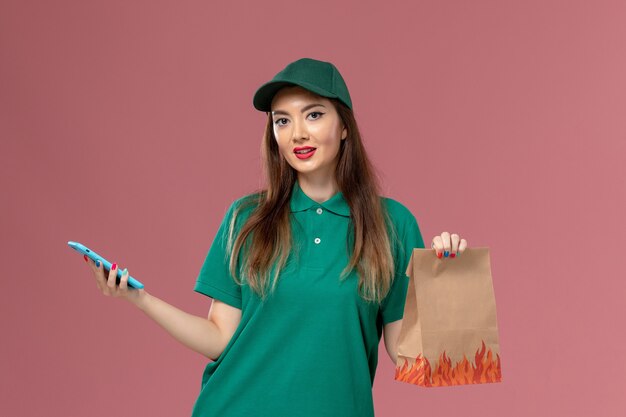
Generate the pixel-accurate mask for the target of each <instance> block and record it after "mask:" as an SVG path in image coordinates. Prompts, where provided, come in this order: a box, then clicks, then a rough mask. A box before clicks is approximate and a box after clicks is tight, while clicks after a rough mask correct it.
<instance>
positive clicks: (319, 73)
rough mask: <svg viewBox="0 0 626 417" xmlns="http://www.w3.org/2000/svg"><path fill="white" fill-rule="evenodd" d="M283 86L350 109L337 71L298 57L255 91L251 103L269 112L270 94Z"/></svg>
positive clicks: (272, 95)
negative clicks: (331, 100)
mask: <svg viewBox="0 0 626 417" xmlns="http://www.w3.org/2000/svg"><path fill="white" fill-rule="evenodd" d="M287 85H299V86H300V87H302V88H305V89H307V90H309V91H312V92H314V93H315V94H318V95H320V96H323V97H332V98H336V99H338V100H339V101H341V102H343V103H344V104H345V105H346V106H348V107H349V108H350V109H352V100H351V99H350V93H349V92H348V87H347V86H346V82H345V81H344V80H343V77H342V76H341V74H340V73H339V70H338V69H337V68H336V67H335V66H334V65H333V64H331V63H330V62H325V61H318V60H317V59H312V58H300V59H299V60H297V61H294V62H292V63H291V64H289V65H287V66H286V67H285V68H284V69H283V70H282V71H280V72H279V73H278V74H276V75H275V76H274V78H272V79H271V80H270V81H268V82H266V83H265V84H263V85H262V86H261V87H259V88H258V89H257V90H256V93H254V98H253V100H252V104H254V107H255V108H256V109H257V110H260V111H264V112H269V111H271V110H272V108H271V104H272V99H273V98H274V95H275V94H276V93H277V92H278V90H280V89H281V88H282V87H285V86H287Z"/></svg>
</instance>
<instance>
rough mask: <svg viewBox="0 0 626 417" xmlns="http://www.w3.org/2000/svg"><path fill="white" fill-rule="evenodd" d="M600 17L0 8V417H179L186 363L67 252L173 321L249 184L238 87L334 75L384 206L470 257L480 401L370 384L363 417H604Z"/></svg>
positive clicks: (253, 180)
mask: <svg viewBox="0 0 626 417" xmlns="http://www.w3.org/2000/svg"><path fill="white" fill-rule="evenodd" d="M625 16H626V4H625V3H624V2H623V1H594V2H590V1H587V2H584V1H565V0H563V1H546V0H541V1H519V2H511V1H501V0H498V1H495V0H494V1H472V2H468V1H456V2H450V1H428V2H424V1H421V2H413V1H385V2H382V1H379V2H373V1H333V2H331V1H314V2H297V3H296V2H293V1H264V2H254V1H250V2H239V1H237V2H235V1H230V2H201V1H177V2H174V1H172V2H162V1H118V0H116V1H106V2H105V1H102V2H95V1H55V2H48V1H39V2H35V1H23V0H22V1H17V0H10V1H9V0H3V1H2V2H1V3H0V139H1V142H0V143H1V145H0V146H1V148H0V158H1V160H0V162H1V163H0V169H1V172H0V173H1V175H0V185H1V191H2V198H1V210H2V215H1V217H0V222H1V223H0V225H1V227H2V229H1V230H2V232H1V236H2V242H1V245H2V246H1V248H0V253H1V255H0V256H1V257H2V258H1V262H2V263H1V268H2V277H3V279H2V291H1V292H0V297H1V299H0V301H1V304H0V306H1V307H0V308H1V309H2V311H1V314H0V324H1V325H2V333H1V334H2V342H1V343H0V349H1V359H0V360H1V361H2V362H1V364H0V366H1V372H0V374H1V377H0V378H1V386H0V414H1V415H11V416H34V415H46V416H92V417H97V416H108V415H126V416H134V415H141V416H148V415H150V416H183V415H189V414H190V412H191V408H192V406H193V403H194V401H195V399H196V397H197V394H198V392H199V389H200V383H201V375H202V371H203V369H204V366H205V364H206V363H207V360H206V359H205V358H203V357H202V356H201V355H199V354H197V353H195V352H193V351H191V350H189V349H187V348H185V347H184V346H183V345H181V344H179V343H178V342H177V341H175V340H174V339H173V338H171V337H170V336H169V335H168V334H167V333H165V331H163V330H162V329H161V328H160V327H159V326H158V325H156V323H154V322H152V321H151V320H150V319H149V318H147V317H146V316H145V315H143V314H142V313H141V312H140V311H138V310H135V309H134V308H133V307H132V306H131V305H130V304H127V303H126V302H124V301H122V300H119V299H112V298H108V297H104V296H103V295H101V294H100V293H99V292H98V290H97V289H96V285H95V282H94V279H93V276H92V274H91V271H90V270H88V268H87V266H86V265H85V263H84V261H83V260H82V259H81V258H80V256H78V255H77V254H76V253H75V252H74V251H72V250H71V249H70V248H69V247H68V246H67V241H68V240H75V241H79V242H82V243H85V244H87V245H88V246H91V247H93V248H94V249H95V250H96V251H98V252H99V253H101V254H102V255H104V256H106V257H108V258H110V260H111V261H115V262H117V263H118V264H119V265H120V266H121V267H122V268H123V267H128V269H129V272H130V273H131V274H133V275H134V276H136V277H137V278H138V279H140V280H142V281H143V282H144V283H145V284H146V289H147V290H149V291H150V292H151V293H152V294H154V295H156V296H158V297H160V298H162V299H164V300H166V301H167V302H169V303H171V304H173V305H175V306H177V307H179V308H181V309H183V310H185V311H187V312H189V313H192V314H195V315H199V316H205V315H206V314H207V312H208V308H209V305H210V299H209V298H206V297H204V296H202V295H200V294H197V293H194V292H193V285H194V282H195V278H196V275H197V273H198V271H199V269H200V266H201V263H202V261H203V260H204V257H205V255H206V252H207V251H208V248H209V246H210V244H211V242H212V239H213V237H214V234H215V232H216V230H217V226H218V225H219V222H220V220H221V218H222V216H223V214H224V212H225V210H226V208H227V206H228V205H229V204H230V202H232V200H233V199H235V198H237V197H239V196H242V195H243V194H246V193H248V192H251V191H252V190H253V189H254V188H256V187H257V186H259V185H261V183H260V180H259V178H260V164H259V148H260V139H261V135H262V132H263V127H264V120H265V116H264V114H263V113H260V112H258V111H256V110H255V109H254V108H253V107H252V95H253V93H254V91H255V90H256V88H257V87H258V86H260V85H261V84H262V83H263V82H265V81H268V80H269V79H270V78H271V77H272V76H273V75H274V74H275V73H276V72H278V71H279V70H280V69H282V68H283V67H284V65H286V64H287V63H288V62H291V61H293V60H295V59H298V58H301V57H312V58H317V59H322V60H329V61H331V62H333V63H335V64H336V65H337V67H338V68H339V69H340V71H341V72H342V74H343V75H344V77H345V79H346V81H347V84H348V86H349V88H350V91H351V94H352V99H353V102H354V105H355V112H356V116H357V120H358V122H359V124H360V127H361V130H362V132H363V136H364V140H365V143H366V147H367V149H368V151H369V155H370V156H371V158H372V159H373V161H374V163H375V165H376V166H377V167H378V169H379V171H380V173H381V175H382V178H383V180H384V190H385V195H387V196H390V197H392V198H395V199H397V200H399V201H401V202H402V203H404V204H405V205H406V206H407V207H409V209H410V210H411V211H412V212H413V213H414V214H415V216H416V218H417V219H418V222H419V224H420V226H421V229H422V233H423V234H424V239H425V241H426V244H427V245H429V244H430V241H431V239H432V238H433V237H434V236H435V235H436V234H439V233H441V232H443V231H449V232H456V233H459V234H460V235H461V237H463V238H466V239H467V240H468V243H469V246H470V247H472V246H475V247H479V246H487V247H489V248H490V253H491V259H492V273H493V280H494V289H495V294H496V300H497V312H498V326H499V330H500V342H501V347H500V349H501V355H502V375H503V382H502V383H499V384H485V385H475V386H464V387H449V388H440V389H436V388H435V389H424V388H418V387H416V386H411V385H409V384H405V383H401V382H397V381H394V380H393V372H394V368H393V364H392V362H391V361H390V359H389V358H388V356H387V355H386V352H385V350H384V345H383V344H382V343H381V345H380V362H379V367H378V371H377V375H376V382H375V385H374V398H375V405H376V411H377V416H381V417H387V416H389V417H391V416H404V415H435V414H436V415H444V416H445V415H463V416H467V417H469V416H503V415H506V416H555V415H567V416H590V415H594V416H617V415H622V413H623V412H624V410H623V409H624V406H625V405H626V400H625V399H624V398H625V397H624V393H625V392H626V359H625V358H626V343H625V342H626V332H625V331H624V325H625V324H626V323H625V322H626V320H625V318H626V307H625V305H626V303H625V302H624V301H625V300H624V299H625V293H626V291H625V290H626V285H625V284H624V275H625V274H624V270H623V268H622V267H620V266H621V265H618V257H620V256H623V254H624V251H625V249H626V247H625V244H624V241H625V240H624V238H625V233H624V232H625V231H626V230H625V229H626V228H625V222H624V220H623V217H622V216H623V215H624V213H625V212H626V210H625V209H626V204H625V202H626V192H625V191H626V183H625V178H626V170H625V168H624V156H625V155H626V145H625V139H626V125H625V120H626V118H625V116H626V113H625V109H626V77H625V76H624V74H626V26H625V25H624V17H625Z"/></svg>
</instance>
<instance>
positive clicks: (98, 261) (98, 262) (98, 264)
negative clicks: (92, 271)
mask: <svg viewBox="0 0 626 417" xmlns="http://www.w3.org/2000/svg"><path fill="white" fill-rule="evenodd" d="M96 266H97V267H98V268H100V260H99V259H98V260H97V261H96Z"/></svg>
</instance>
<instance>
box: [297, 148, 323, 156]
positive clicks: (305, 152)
mask: <svg viewBox="0 0 626 417" xmlns="http://www.w3.org/2000/svg"><path fill="white" fill-rule="evenodd" d="M315 149H317V148H304V149H298V150H296V151H293V153H295V154H300V155H302V154H307V153H309V152H312V151H314V150H315Z"/></svg>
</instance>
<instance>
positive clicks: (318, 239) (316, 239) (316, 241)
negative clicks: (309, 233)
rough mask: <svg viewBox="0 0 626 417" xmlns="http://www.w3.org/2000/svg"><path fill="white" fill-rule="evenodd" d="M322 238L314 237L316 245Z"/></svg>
mask: <svg viewBox="0 0 626 417" xmlns="http://www.w3.org/2000/svg"><path fill="white" fill-rule="evenodd" d="M321 241H322V240H321V239H320V238H319V237H316V238H315V244H316V245H317V244H318V243H320V242H321Z"/></svg>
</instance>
